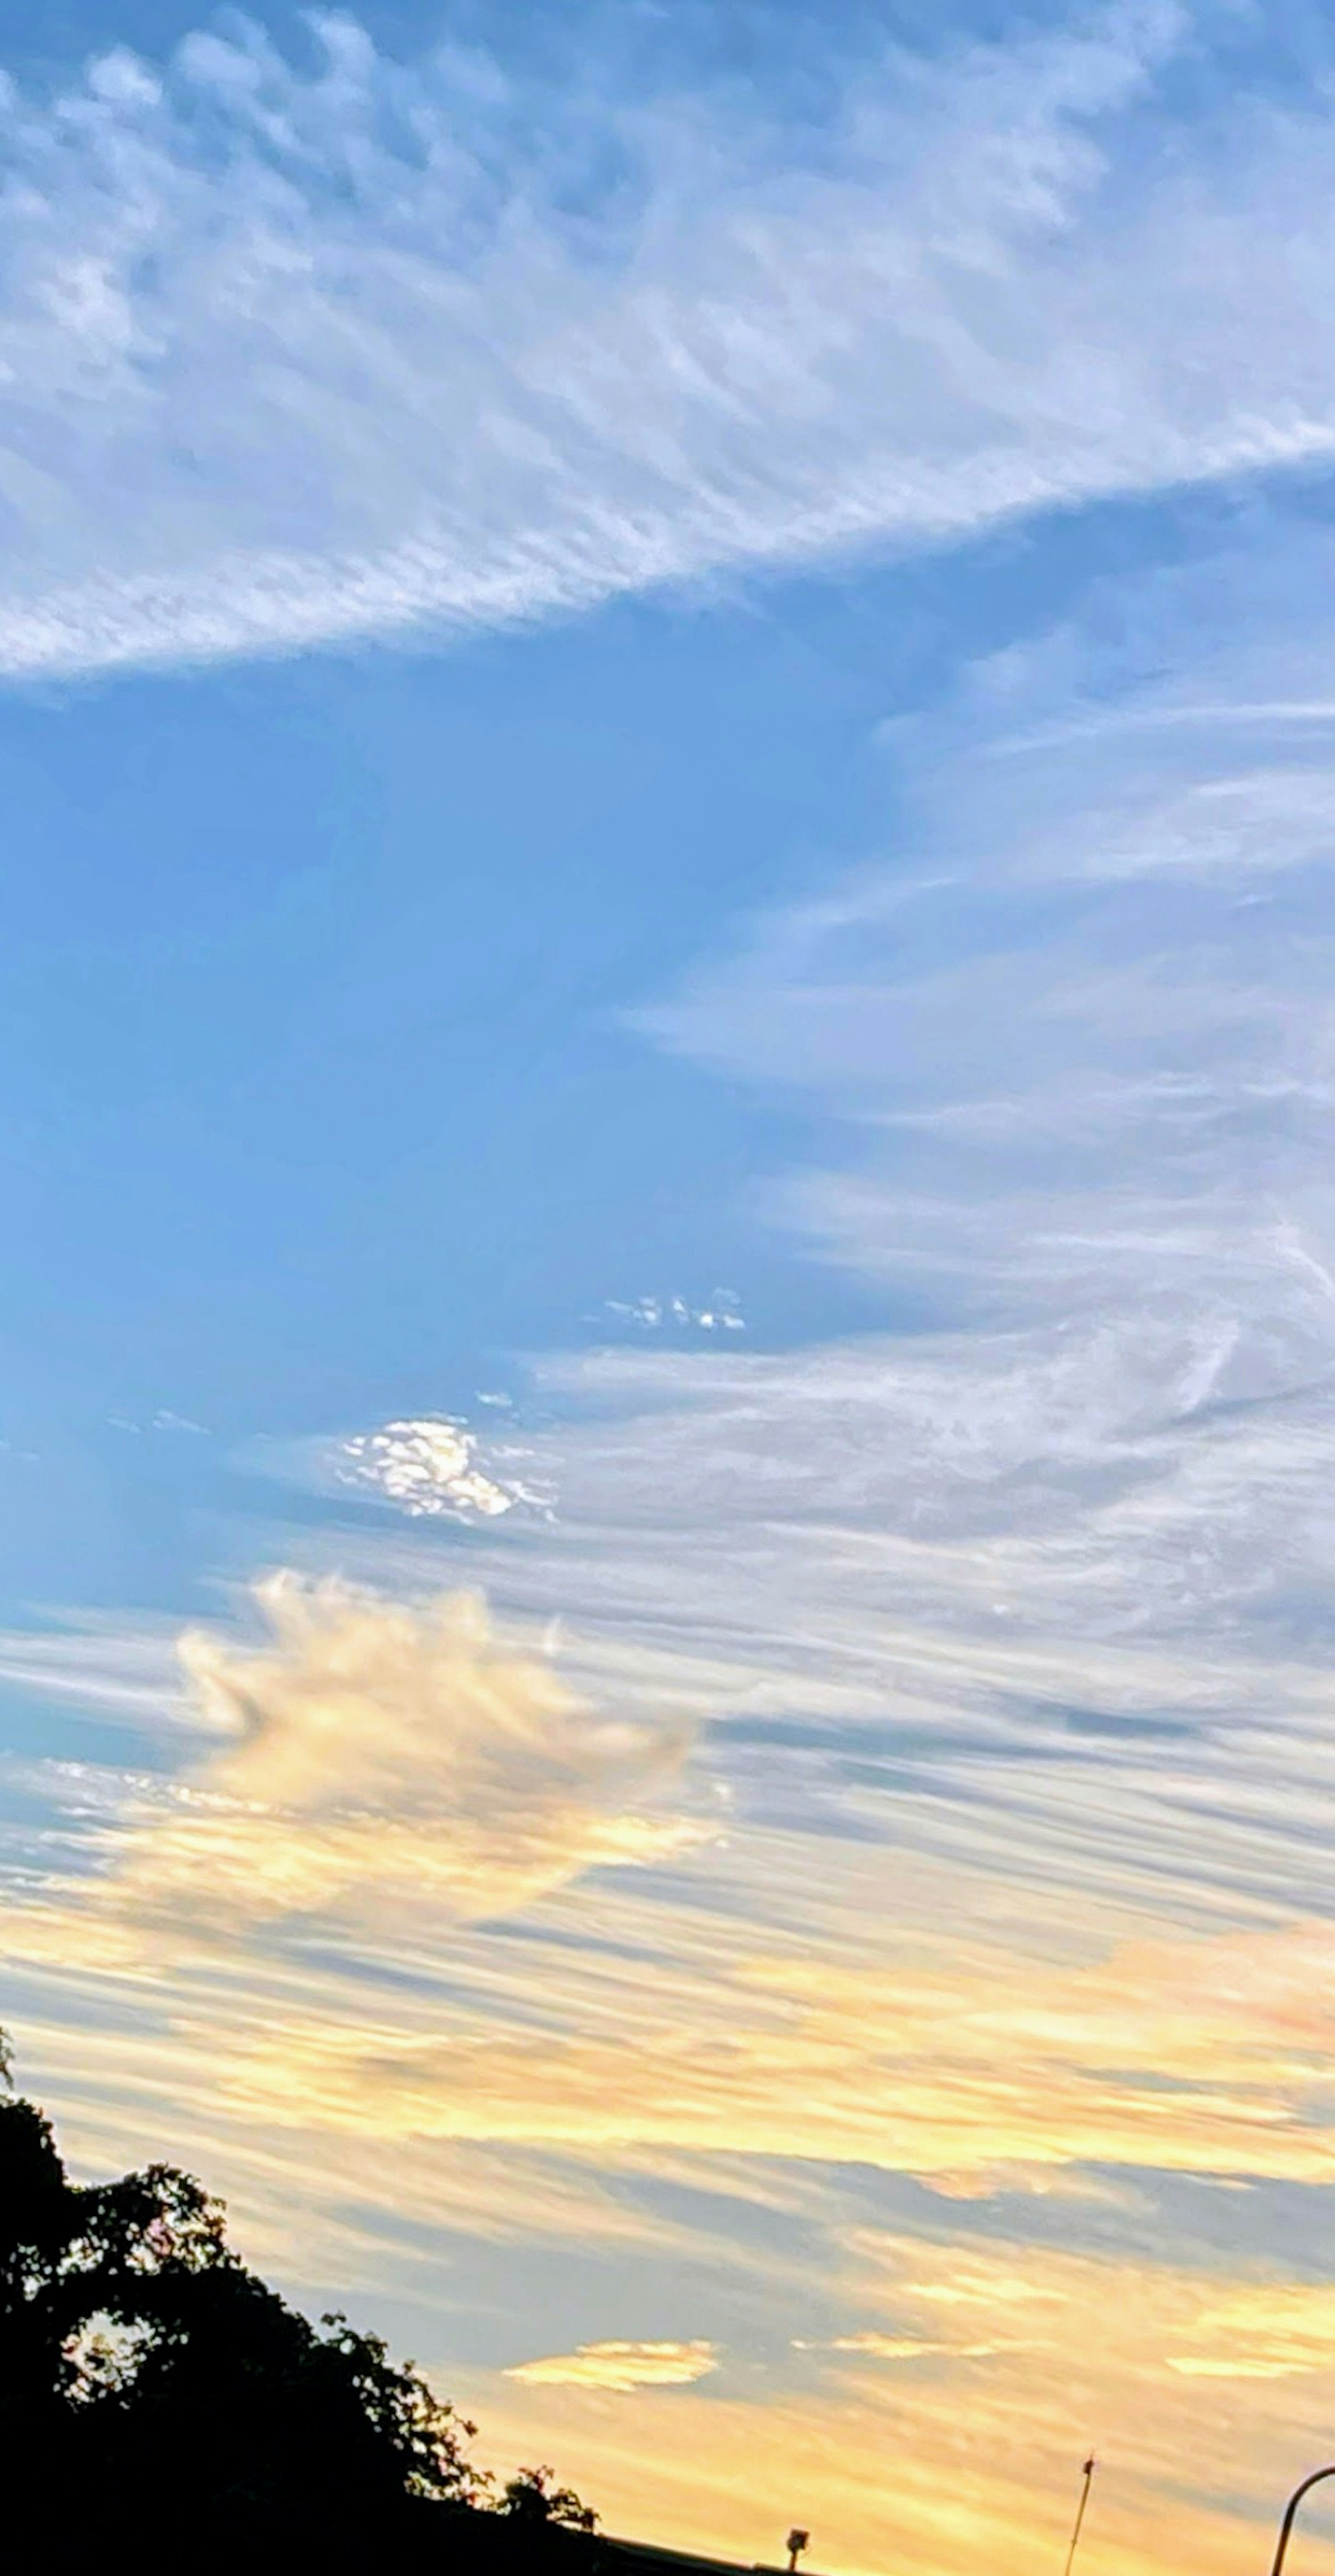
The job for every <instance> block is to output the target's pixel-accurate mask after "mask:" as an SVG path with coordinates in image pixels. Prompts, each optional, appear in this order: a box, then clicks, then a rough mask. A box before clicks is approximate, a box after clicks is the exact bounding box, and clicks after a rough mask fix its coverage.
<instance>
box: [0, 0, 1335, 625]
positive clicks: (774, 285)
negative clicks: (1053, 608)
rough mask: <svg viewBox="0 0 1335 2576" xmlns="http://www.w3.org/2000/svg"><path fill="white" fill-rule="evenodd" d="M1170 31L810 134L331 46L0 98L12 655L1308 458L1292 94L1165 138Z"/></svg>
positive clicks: (1318, 429) (810, 538)
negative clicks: (1282, 101)
mask: <svg viewBox="0 0 1335 2576" xmlns="http://www.w3.org/2000/svg"><path fill="white" fill-rule="evenodd" d="M1203 33H1204V31H1203V29H1202V27H1201V25H1200V23H1199V21H1198V20H1197V19H1196V18H1195V17H1194V16H1193V15H1192V14H1190V13H1188V12H1187V11H1186V10H1184V9H1182V8H1180V7H1178V6H1177V5H1175V0H1141V5H1138V6H1137V5H1125V6H1120V7H1117V6H1114V7H1111V8H1108V9H1106V10H1105V11H1104V12H1103V13H1102V15H1101V16H1100V15H1096V16H1094V17H1091V18H1088V19H1085V20H1084V21H1083V22H1082V23H1081V24H1080V25H1079V26H1077V27H1075V28H1073V29H1070V30H1067V31H1064V32H1058V33H1055V34H1050V35H1046V36H1037V35H1033V34H1030V35H1027V36H1024V37H1022V38H1019V39H1017V40H1016V41H1015V42H1014V43H1013V44H1011V45H1010V46H1009V47H1007V48H1000V49H995V50H993V49H989V48H987V47H975V48H974V49H973V50H972V51H970V50H969V49H967V48H965V47H961V46H958V45H957V46H955V47H953V48H950V49H949V50H948V51H947V53H946V54H945V56H944V57H943V58H942V59H941V60H938V61H936V62H931V63H929V62H926V61H920V60H917V59H915V58H913V57H910V56H908V55H905V54H903V53H895V52H887V53H882V54H877V55H872V54H868V55H867V56H865V57H864V59H863V60H862V62H861V64H860V66H858V67H857V68H856V69H854V70H852V71H850V74H849V77H848V82H847V86H846V90H845V93H844V95H843V96H842V97H841V98H840V99H839V100H838V101H837V102H836V104H835V105H834V106H833V107H832V108H831V109H830V111H829V112H828V114H827V115H825V116H824V117H823V118H815V119H808V120H806V121H803V120H802V119H801V118H799V117H798V116H797V115H796V114H795V113H794V112H793V111H792V109H791V107H789V108H788V109H787V110H785V109H784V108H783V107H782V106H781V105H779V104H777V103H776V101H774V100H768V99H767V97H766V95H765V91H764V86H763V79H760V78H758V80H757V84H756V86H755V87H754V88H753V90H752V92H751V93H750V94H749V96H746V97H744V96H743V93H742V91H741V89H740V88H739V86H738V85H736V84H734V85H733V87H732V88H731V89H730V91H729V92H728V93H727V96H726V98H719V97H715V96H713V95H711V94H705V93H701V94H700V95H698V96H697V97H695V98H694V99H692V98H690V97H689V95H687V94H686V92H685V91H683V89H682V87H681V84H680V82H678V83H677V84H676V86H675V88H674V90H673V93H672V96H671V97H670V98H666V97H654V96H652V95H650V94H649V93H648V92H647V90H646V89H645V88H644V87H643V85H641V87H640V88H639V89H638V90H637V89H636V88H635V87H634V85H633V84H632V83H629V81H627V83H625V84H623V87H622V89H621V91H620V92H619V93H618V94H615V95H614V94H613V89H614V84H612V82H611V78H610V75H609V74H604V76H603V77H602V78H601V79H600V76H599V74H598V71H597V69H596V67H592V68H591V67H589V66H588V65H585V66H583V67H582V69H581V73H580V76H579V77H578V78H575V77H574V76H573V75H572V77H571V80H570V82H569V85H568V87H567V88H566V89H565V90H563V91H560V92H559V93H558V91H556V90H554V89H549V90H547V91H545V92H542V93H539V92H537V91H536V90H534V89H533V88H532V86H531V85H530V84H528V83H527V82H526V81H525V80H521V79H519V78H517V77H510V76H507V75H504V74H502V73H501V72H500V71H499V70H498V69H497V68H496V67H495V66H494V65H487V64H486V63H485V62H483V61H482V60H481V59H480V58H478V57H476V56H470V57H465V56H463V55H461V54H460V53H459V52H458V51H457V50H454V49H451V48H450V47H448V46H446V47H443V48H441V49H439V50H437V51H435V52H424V53H423V54H422V55H421V56H420V57H419V58H418V59H417V60H416V61H415V62H414V63H411V64H401V63H397V62H395V61H393V60H391V59H390V58H388V57H387V56H381V55H379V54H377V52H376V50H375V48H374V46H373V45H372V43H371V41H370V39H369V37H368V36H367V35H366V34H365V33H364V32H363V31H362V30H361V29H360V28H359V27H358V26H357V25H356V23H355V22H354V21H353V20H351V19H348V18H330V17H325V18H321V19H317V20H316V22H315V29H314V35H315V46H316V54H317V60H316V62H315V65H314V67H313V68H311V69H306V68H298V67H297V66H295V65H294V64H292V63H290V62H288V61H286V60H285V59H284V58H283V57H282V56H281V55H280V54H279V53H278V52H277V51H276V50H275V49H274V48H273V46H272V45H271V44H270V42H269V41H268V40H267V39H266V38H265V37H264V36H262V35H261V34H260V33H259V32H258V31H257V30H255V29H253V28H252V29H250V30H247V29H246V28H245V27H244V26H243V27H242V28H241V29H240V31H239V32H238V33H236V34H234V35H233V36H231V37H229V38H227V39H224V38H221V37H219V36H216V35H208V36H204V35H196V36H193V37H191V38H189V39H188V40H187V41H186V42H185V43H184V44H183V45H182V46H181V47H180V48H179V49H178V51H177V53H176V54H175V56H174V57H173V59H172V61H171V63H170V64H169V65H166V66H165V67H163V68H162V70H161V72H159V71H157V70H153V69H150V68H149V67H148V66H147V65H145V64H143V63H140V62H138V61H136V60H135V59H134V58H133V57H132V56H130V55H129V54H127V53H125V52H124V51H120V52H117V53H114V54H112V55H110V56H107V57H104V58H102V60H101V61H100V62H97V63H95V64H94V65H92V67H91V68H90V71H89V73H88V75H87V78H86V80H85V81H84V83H83V84H82V85H81V86H78V87H75V88H72V89H70V90H69V91H67V92H66V93H65V94H64V95H62V96H60V97H58V98H56V99H54V100H51V101H49V102H45V101H38V100H36V99H27V98H24V97H23V96H21V95H20V94H19V93H18V92H17V91H15V90H14V89H13V88H12V87H11V88H10V89H9V90H8V91H7V92H6V93H5V96H4V98H3V99H2V100H0V145H2V146H3V151H4V158H5V166H6V170H7V177H6V181H5V186H4V199H3V213H4V224H3V241H4V251H3V259H2V260H0V331H2V333H3V340H4V346H5V350H6V361H5V371H4V374H3V377H0V512H3V517H4V535H5V544H4V559H5V574H4V582H3V588H2V589H0V669H3V670H5V671H7V672H9V673H11V674H15V675H25V674H29V675H30V674H41V673H61V672H79V671H89V670H96V669H104V668H110V667H114V666H116V665H119V664H123V663H132V662H136V661H144V660H155V659H162V658H175V657H181V656H185V657H207V656H211V655H218V654H230V653H245V652H251V651H270V650H282V649H295V648H300V647H305V646H310V645H315V644H320V643H328V642H334V641H338V640H339V639H348V638H356V637H364V636H372V635H387V634H392V633H395V632H398V631H401V630H405V629H412V628H419V627H424V626H432V625H434V626H436V627H440V628H449V627H461V626H462V627H471V626H477V625H493V624H495V623H497V622H500V621H505V620H509V619H514V618H530V617H534V616H539V615H543V614H548V613H552V612H559V611H563V610H571V609H578V608H581V607H583V606H585V605H588V604H590V603H593V602H597V601H599V600H603V599H607V598H609V597H612V596H613V595H615V594H617V593H619V592H624V591H627V590H636V589H641V588H643V587H644V586H645V585H648V584H654V583H661V582H664V581H678V580H682V579H693V578H697V577H699V576H702V575H707V574H709V573H710V572H713V571H717V570H727V569H728V568H729V567H735V568H745V567H748V566H765V565H787V564H797V563H801V562H803V561H809V560H811V559H813V558H816V557H819V556H820V555H822V554H825V553H828V552H829V551H830V550H831V549H837V548H844V547H848V546H853V545H866V544H882V543H886V542H904V541H920V540H923V539H935V538H940V537H943V536H950V535H952V534H957V533H960V532H964V531H967V530H970V529H973V528H976V527H979V526H984V525H987V524H988V523H990V522H993V521H996V520H998V519H1001V518H1004V517H1006V516H1008V515H1013V514H1015V513H1017V512H1025V511H1032V510H1036V509H1043V508H1048V507H1051V506H1053V505H1060V504H1064V503H1068V502H1072V501H1078V500H1081V499H1084V498H1089V497H1093V496H1097V495H1100V494H1107V493H1115V492H1122V491H1141V490H1145V489H1148V488H1153V487H1156V486H1159V485H1163V484H1171V483H1176V482H1181V481H1187V482H1191V481H1196V480H1199V479H1201V478H1203V477H1204V478H1209V477H1213V476H1218V475H1227V474H1233V473H1236V472H1238V471H1240V470H1246V469H1250V468H1255V467H1266V466H1283V465H1285V464H1291V463H1301V462H1304V461H1310V460H1312V459H1314V458H1323V457H1327V456H1329V455H1330V454H1331V453H1332V452H1333V450H1335V329H1333V328H1332V324H1331V320H1330V313H1329V298H1328V296H1327V295H1326V292H1325V280H1326V277H1327V274H1328V271H1329V266H1330V258H1331V251H1332V224H1333V222H1335V218H1332V215H1331V211H1330V208H1331V190H1330V175H1331V161H1332V125H1331V119H1330V112H1329V107H1328V103H1327V101H1326V99H1325V95H1324V93H1323V92H1321V91H1320V89H1319V88H1314V90H1313V92H1312V94H1311V96H1310V97H1309V98H1308V99H1307V100H1306V102H1305V103H1304V104H1302V105H1301V106H1295V107H1293V108H1291V109H1290V110H1288V111H1283V112H1281V111H1280V110H1279V109H1277V108H1275V107H1274V106H1262V105H1261V104H1260V103H1251V104H1249V103H1248V100H1247V97H1246V95H1245V84H1235V88H1236V89H1237V90H1238V92H1239V94H1238V95H1237V96H1236V98H1235V101H1234V104H1233V106H1232V107H1231V109H1230V110H1229V112H1228V114H1227V115H1226V116H1222V117H1221V114H1220V112H1219V110H1218V107H1217V103H1216V105H1215V106H1214V107H1213V108H1212V109H1210V110H1209V111H1208V112H1207V110H1206V109H1204V108H1202V111H1201V113H1200V114H1199V116H1198V117H1197V118H1196V120H1195V122H1193V121H1192V116H1191V112H1190V107H1189V106H1188V107H1187V108H1186V109H1185V110H1184V109H1182V107H1181V100H1182V99H1183V98H1189V94H1190V90H1191V73H1190V62H1189V57H1190V52H1191V48H1192V47H1193V46H1194V47H1196V48H1199V47H1200V45H1201V42H1202V37H1203ZM1188 39H1189V40H1190V43H1188V41H1187V40H1188ZM1178 55H1182V57H1183V60H1182V62H1180V63H1179V64H1178V66H1177V103H1176V104H1175V105H1172V106H1170V105H1169V104H1168V103H1167V101H1166V100H1165V102H1164V103H1162V104H1161V105H1156V103H1155V100H1156V91H1155V84H1156V81H1157V79H1158V76H1159V73H1160V71H1161V70H1162V68H1163V67H1164V66H1165V65H1166V64H1167V63H1169V62H1170V61H1172V60H1173V59H1174V58H1175V56H1178ZM776 96H777V94H776ZM1175 120H1176V121H1175ZM609 168H611V169H613V170H614V171H615V172H616V179H615V182H614V183H613V184H609V183H608V181H607V178H606V175H605V174H606V172H607V170H608V169H609ZM600 173H601V174H602V175H601V176H600ZM572 207H576V208H577V209H578V211H577V212H572Z"/></svg>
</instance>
